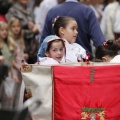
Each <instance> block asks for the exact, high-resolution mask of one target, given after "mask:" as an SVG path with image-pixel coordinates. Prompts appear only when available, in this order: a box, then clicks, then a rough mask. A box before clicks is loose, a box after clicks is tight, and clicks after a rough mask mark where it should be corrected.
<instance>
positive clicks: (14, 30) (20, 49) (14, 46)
mask: <svg viewBox="0 0 120 120" xmlns="http://www.w3.org/2000/svg"><path fill="white" fill-rule="evenodd" d="M8 27H9V31H8V46H9V50H10V51H11V52H13V53H14V57H15V61H14V63H13V65H14V67H15V68H16V69H17V70H19V69H20V66H21V60H25V59H27V58H28V54H26V53H24V50H25V44H24V38H23V33H22V26H21V23H20V21H19V19H17V18H14V17H12V18H11V19H10V20H9V23H8Z"/></svg>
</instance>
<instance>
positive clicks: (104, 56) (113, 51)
mask: <svg viewBox="0 0 120 120" xmlns="http://www.w3.org/2000/svg"><path fill="white" fill-rule="evenodd" d="M119 52H120V46H119V44H118V42H117V40H108V41H107V42H104V43H103V44H102V45H100V46H98V47H97V48H96V52H95V61H96V62H97V61H99V62H110V63H120V55H119Z"/></svg>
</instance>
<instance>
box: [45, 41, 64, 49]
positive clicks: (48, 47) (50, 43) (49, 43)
mask: <svg viewBox="0 0 120 120" xmlns="http://www.w3.org/2000/svg"><path fill="white" fill-rule="evenodd" d="M53 42H61V43H62V45H63V47H65V43H64V41H63V40H61V39H56V40H52V41H50V42H48V46H47V50H46V51H49V50H50V48H51V46H52V43H53Z"/></svg>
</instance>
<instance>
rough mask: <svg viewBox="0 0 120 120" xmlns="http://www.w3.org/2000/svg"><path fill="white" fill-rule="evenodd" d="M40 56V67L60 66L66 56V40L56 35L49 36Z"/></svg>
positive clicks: (41, 48)
mask: <svg viewBox="0 0 120 120" xmlns="http://www.w3.org/2000/svg"><path fill="white" fill-rule="evenodd" d="M39 54H40V56H39V57H38V60H39V61H40V65H54V64H60V63H61V60H62V58H63V56H64V55H65V44H64V40H62V39H61V38H59V37H57V36H55V35H50V36H47V37H46V38H45V39H44V41H43V43H42V44H41V47H40V49H39Z"/></svg>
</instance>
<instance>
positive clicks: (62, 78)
mask: <svg viewBox="0 0 120 120" xmlns="http://www.w3.org/2000/svg"><path fill="white" fill-rule="evenodd" d="M53 78H54V88H53V120H120V65H110V66H54V69H53Z"/></svg>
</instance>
